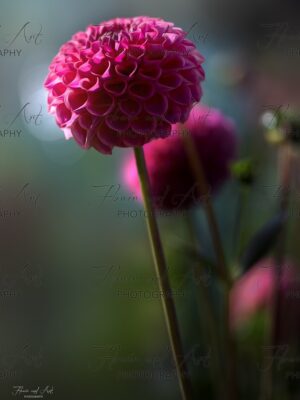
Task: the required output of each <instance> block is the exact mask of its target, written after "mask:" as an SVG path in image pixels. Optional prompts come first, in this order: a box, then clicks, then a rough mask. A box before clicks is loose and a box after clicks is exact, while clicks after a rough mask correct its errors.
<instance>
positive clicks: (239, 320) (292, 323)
mask: <svg viewBox="0 0 300 400" xmlns="http://www.w3.org/2000/svg"><path fill="white" fill-rule="evenodd" d="M274 268H275V261H274V260H273V259H263V260H261V261H260V262H258V263H257V264H256V265H254V266H253V267H252V268H251V269H250V270H249V271H248V272H247V273H246V274H245V275H244V276H242V277H241V278H240V279H239V280H238V281H236V283H235V284H234V286H233V289H232V292H231V297H230V313H231V324H232V327H233V328H238V327H239V326H243V325H244V324H245V323H247V322H248V321H249V320H250V319H251V317H253V316H254V315H256V313H258V312H259V311H263V310H265V311H271V309H272V297H273V295H274V291H275V271H274ZM279 290H280V305H279V312H280V320H281V322H282V323H281V324H280V327H279V328H280V332H279V335H278V336H279V337H281V338H286V337H287V335H289V336H291V334H292V333H293V332H294V333H295V334H296V335H299V332H300V280H299V275H298V271H297V267H296V266H295V265H294V264H293V263H291V262H285V263H284V265H282V273H281V279H280V285H279Z"/></svg>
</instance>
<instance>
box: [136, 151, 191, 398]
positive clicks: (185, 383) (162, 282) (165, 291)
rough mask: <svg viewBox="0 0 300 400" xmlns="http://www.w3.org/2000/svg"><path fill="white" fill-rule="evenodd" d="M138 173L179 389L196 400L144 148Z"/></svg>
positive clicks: (186, 396)
mask: <svg viewBox="0 0 300 400" xmlns="http://www.w3.org/2000/svg"><path fill="white" fill-rule="evenodd" d="M134 153H135V159H136V165H137V170H138V174H139V178H140V183H141V188H142V194H143V200H144V205H145V209H146V212H147V228H148V233H149V240H150V244H151V249H152V255H153V259H154V264H155V270H156V276H157V280H158V284H159V288H160V291H161V293H162V305H163V310H164V316H165V320H166V325H167V329H168V334H169V339H170V343H171V349H172V353H173V358H174V362H175V365H176V370H177V376H178V380H179V386H180V390H181V395H182V399H183V400H191V399H192V386H191V382H190V378H189V373H188V368H187V364H186V360H185V356H184V352H183V345H182V341H181V336H180V331H179V326H178V321H177V316H176V310H175V304H174V299H173V297H172V292H171V286H170V281H169V277H168V270H167V265H166V260H165V256H164V252H163V247H162V242H161V239H160V234H159V230H158V225H157V221H156V216H155V211H154V206H153V202H152V197H151V192H150V183H149V176H148V171H147V167H146V162H145V157H144V150H143V148H142V147H136V148H134Z"/></svg>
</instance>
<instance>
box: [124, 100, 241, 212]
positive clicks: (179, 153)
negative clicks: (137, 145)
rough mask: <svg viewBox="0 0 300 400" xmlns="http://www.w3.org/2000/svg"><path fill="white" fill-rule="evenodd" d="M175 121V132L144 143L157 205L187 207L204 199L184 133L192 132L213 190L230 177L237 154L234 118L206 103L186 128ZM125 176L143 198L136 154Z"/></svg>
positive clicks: (127, 164)
mask: <svg viewBox="0 0 300 400" xmlns="http://www.w3.org/2000/svg"><path fill="white" fill-rule="evenodd" d="M181 129H182V128H181V127H180V125H173V126H172V132H171V135H170V136H169V137H168V138H166V139H157V140H154V141H153V142H151V143H148V144H147V145H146V146H144V152H145V159H146V164H147V169H148V173H149V179H150V185H151V190H152V196H153V199H154V202H155V205H156V207H157V208H161V209H167V210H175V209H185V208H188V207H190V206H193V205H195V204H196V203H197V202H199V201H201V199H200V195H199V191H198V188H197V183H196V179H195V176H194V173H193V171H192V169H191V167H190V163H189V160H188V156H187V154H186V150H185V146H184V142H183V138H182V137H181V136H182V134H183V135H185V134H190V135H191V136H192V138H193V140H194V144H195V146H196V149H197V152H198V154H199V157H200V159H201V162H202V165H203V169H204V172H205V175H206V179H207V182H208V184H209V186H210V190H211V193H214V192H215V191H216V190H217V189H218V188H219V187H220V186H221V184H222V183H223V182H224V181H225V180H226V179H227V178H228V177H229V174H230V162H231V161H232V160H233V159H234V158H235V154H236V147H237V146H236V144H237V143H236V142H237V140H236V135H235V127H234V124H233V123H232V121H231V120H230V119H229V118H227V117H225V116H224V115H223V114H222V113H221V112H220V111H218V110H216V109H213V108H208V107H205V106H203V105H196V106H194V107H193V109H192V111H191V113H190V115H189V118H188V120H187V122H186V123H185V125H184V129H183V131H182V130H181ZM122 180H123V182H125V185H126V186H127V187H128V189H129V191H130V192H131V193H134V195H135V196H137V197H139V198H141V190H140V184H139V178H138V174H137V170H136V166H135V160H134V157H133V156H131V155H129V157H128V158H126V159H125V161H124V165H123V169H122Z"/></svg>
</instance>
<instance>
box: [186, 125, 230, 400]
mask: <svg viewBox="0 0 300 400" xmlns="http://www.w3.org/2000/svg"><path fill="white" fill-rule="evenodd" d="M181 136H182V140H183V142H184V145H185V149H186V152H187V155H188V158H189V162H190V166H191V168H192V170H193V172H194V175H195V178H196V181H197V184H198V190H199V194H200V196H201V199H202V204H203V208H204V211H205V215H206V219H207V223H208V227H209V230H210V235H211V239H212V243H213V247H214V251H215V254H216V258H217V266H218V273H219V277H220V278H221V280H222V281H223V283H224V328H225V332H224V342H225V346H224V347H225V349H224V350H225V358H226V363H227V373H228V376H227V383H228V386H227V399H228V400H236V399H237V386H236V354H235V353H236V351H235V343H234V340H233V337H232V332H231V327H230V313H229V299H230V288H231V277H230V274H229V272H228V270H227V268H226V260H225V254H224V251H223V246H222V241H221V237H220V233H219V229H218V224H217V220H216V216H215V213H214V209H213V206H212V203H211V199H210V195H209V186H208V184H207V181H206V177H205V173H204V170H203V166H202V163H201V160H200V158H199V154H198V152H197V150H196V148H195V145H194V142H193V138H192V137H191V135H190V134H188V132H186V131H185V129H184V126H182V134H181Z"/></svg>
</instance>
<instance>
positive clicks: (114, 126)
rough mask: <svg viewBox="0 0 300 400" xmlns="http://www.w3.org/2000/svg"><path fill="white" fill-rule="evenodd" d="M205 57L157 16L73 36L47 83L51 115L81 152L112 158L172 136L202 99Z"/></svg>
mask: <svg viewBox="0 0 300 400" xmlns="http://www.w3.org/2000/svg"><path fill="white" fill-rule="evenodd" d="M203 61H204V59H203V57H202V56H201V55H200V53H199V52H198V51H197V49H196V47H195V45H194V44H193V43H192V42H191V41H190V40H188V39H186V33H185V32H184V31H183V30H182V29H180V28H177V27H175V26H174V24H172V23H170V22H166V21H164V20H162V19H158V18H150V17H136V18H117V19H113V20H110V21H106V22H103V23H101V24H99V25H91V26H89V27H88V28H87V29H86V31H85V32H79V33H77V34H75V35H74V36H73V37H72V39H71V40H70V41H69V42H67V43H65V44H64V45H63V46H62V47H61V48H60V50H59V52H58V54H57V55H56V56H55V57H54V59H53V60H52V62H51V65H50V68H49V69H50V72H49V74H48V76H47V78H46V81H45V87H46V88H47V89H48V92H49V93H48V107H49V112H50V113H52V114H54V115H55V118H56V122H57V124H58V126H59V127H60V128H62V129H63V131H64V133H65V136H66V138H67V139H68V138H71V137H73V138H74V139H75V140H76V142H77V143H78V144H79V145H80V146H81V147H83V148H85V149H87V148H89V147H91V146H92V147H94V148H95V149H96V150H98V151H100V152H101V153H111V151H112V148H113V147H114V146H120V147H131V146H141V145H144V144H145V143H147V142H148V141H150V140H151V139H153V138H154V137H156V138H157V137H165V136H168V135H169V134H170V131H171V124H174V123H176V122H184V121H185V120H186V119H187V118H188V115H189V113H190V110H191V107H192V105H193V103H194V102H197V101H199V100H200V98H201V94H202V92H201V87H200V82H201V81H202V80H203V79H204V71H203V69H202V66H201V64H202V63H203Z"/></svg>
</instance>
